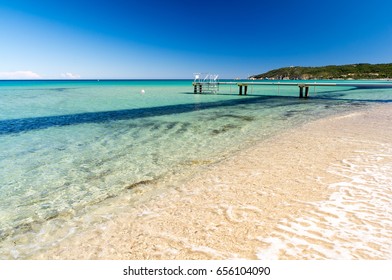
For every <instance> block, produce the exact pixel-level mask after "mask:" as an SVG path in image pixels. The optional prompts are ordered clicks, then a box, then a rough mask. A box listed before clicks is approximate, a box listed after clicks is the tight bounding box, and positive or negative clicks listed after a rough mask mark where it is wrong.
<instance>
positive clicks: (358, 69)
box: [250, 63, 392, 80]
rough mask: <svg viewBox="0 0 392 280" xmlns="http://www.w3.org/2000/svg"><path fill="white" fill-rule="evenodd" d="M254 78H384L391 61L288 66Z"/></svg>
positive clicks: (391, 70)
mask: <svg viewBox="0 0 392 280" xmlns="http://www.w3.org/2000/svg"><path fill="white" fill-rule="evenodd" d="M250 78H254V79H275V80H282V79H290V80H295V79H300V80H310V79H386V78H392V63H388V64H367V63H360V64H348V65H328V66H322V67H301V66H290V67H284V68H279V69H275V70H271V71H268V72H266V73H263V74H259V75H254V76H251V77H250Z"/></svg>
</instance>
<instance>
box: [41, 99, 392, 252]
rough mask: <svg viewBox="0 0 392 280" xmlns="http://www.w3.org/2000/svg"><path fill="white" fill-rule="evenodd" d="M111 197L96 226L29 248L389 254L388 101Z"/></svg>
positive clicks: (391, 154)
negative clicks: (137, 195) (154, 189)
mask: <svg viewBox="0 0 392 280" xmlns="http://www.w3.org/2000/svg"><path fill="white" fill-rule="evenodd" d="M112 203H113V204H116V203H117V204H118V205H121V207H117V208H116V207H114V206H113V204H112V205H111V206H108V207H107V208H106V209H105V208H100V209H99V210H97V213H96V215H111V216H110V219H107V221H106V222H104V223H102V224H101V225H100V226H99V227H95V228H91V229H87V230H86V231H84V232H83V233H82V234H79V235H77V236H73V237H70V238H68V239H65V240H63V241H61V242H59V243H58V244H54V246H53V247H52V248H50V249H48V250H47V251H45V252H43V253H39V254H37V255H35V256H33V258H39V259H42V258H43V259H233V258H245V259H392V107H391V106H390V105H382V106H375V107H368V108H366V109H361V110H359V111H356V112H351V113H346V114H342V115H339V116H333V117H328V118H326V119H321V120H318V121H315V122H312V123H309V124H306V125H304V126H302V127H299V128H297V129H295V130H291V131H287V132H285V133H283V134H280V135H278V136H275V137H273V138H270V139H268V140H266V141H262V142H260V143H258V144H257V145H255V146H253V147H251V148H247V149H246V150H242V151H240V152H238V153H236V154H233V155H232V156H230V157H228V158H227V159H225V160H223V161H221V162H218V163H214V164H207V165H202V166H201V167H200V168H199V169H198V170H197V172H195V173H194V174H188V175H187V176H186V177H182V178H179V179H178V180H177V181H176V183H172V185H171V186H167V190H166V191H164V192H161V193H159V194H156V195H155V196H153V197H152V199H149V200H148V201H146V202H144V203H140V204H137V205H136V206H135V205H134V204H132V203H131V202H130V200H127V199H126V198H118V199H117V201H116V200H113V201H112ZM114 209H120V211H118V210H114Z"/></svg>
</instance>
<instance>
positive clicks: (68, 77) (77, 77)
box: [61, 73, 80, 79]
mask: <svg viewBox="0 0 392 280" xmlns="http://www.w3.org/2000/svg"><path fill="white" fill-rule="evenodd" d="M61 77H62V78H65V79H79V78H80V75H78V74H73V73H63V74H61Z"/></svg>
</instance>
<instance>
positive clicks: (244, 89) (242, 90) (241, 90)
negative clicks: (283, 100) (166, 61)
mask: <svg viewBox="0 0 392 280" xmlns="http://www.w3.org/2000/svg"><path fill="white" fill-rule="evenodd" d="M219 85H237V86H238V94H239V95H247V94H248V87H249V86H278V87H280V86H297V87H298V88H299V96H298V97H299V98H308V97H309V88H310V87H319V86H328V87H333V86H339V87H355V88H392V83H391V82H363V83H351V82H334V83H328V82H325V83H320V82H298V83H295V82H217V81H216V82H203V81H197V82H196V81H195V82H193V87H194V93H203V92H204V90H203V89H204V88H207V89H210V88H211V87H213V88H214V89H219ZM208 91H210V90H208Z"/></svg>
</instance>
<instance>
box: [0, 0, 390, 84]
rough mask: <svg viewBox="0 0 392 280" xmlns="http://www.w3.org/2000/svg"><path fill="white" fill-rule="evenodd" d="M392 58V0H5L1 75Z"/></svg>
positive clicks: (168, 71) (141, 73)
mask: <svg viewBox="0 0 392 280" xmlns="http://www.w3.org/2000/svg"><path fill="white" fill-rule="evenodd" d="M391 62H392V1H391V0H372V1H361V0H339V1H337V0H329V1H320V0H317V1H311V0H301V1H293V0H292V1H288V0H276V1H275V0H268V1H264V0H258V1H256V0H242V1H232V0H225V1H204V0H194V1H191V0H182V1H179V0H178V1H171V0H160V1H158V0H138V1H136V0H135V1H134V0H110V1H109V0H106V1H103V0H94V1H92V0H91V1H86V0H66V1H54V0H8V1H5V0H0V79H4V78H44V79H52V78H86V79H87V78H101V79H103V78H130V79H134V78H192V77H193V73H194V72H210V73H217V74H220V77H221V78H236V77H240V78H245V77H247V76H248V75H252V74H258V73H262V72H266V71H268V70H271V69H274V68H279V67H285V66H291V65H295V66H321V65H330V64H350V63H391Z"/></svg>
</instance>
